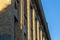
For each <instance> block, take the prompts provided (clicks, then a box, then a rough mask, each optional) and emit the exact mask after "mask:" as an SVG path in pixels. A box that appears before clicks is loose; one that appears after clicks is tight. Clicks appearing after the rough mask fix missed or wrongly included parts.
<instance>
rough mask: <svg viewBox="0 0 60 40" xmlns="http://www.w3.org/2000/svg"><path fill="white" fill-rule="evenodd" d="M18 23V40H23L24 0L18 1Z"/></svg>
mask: <svg viewBox="0 0 60 40" xmlns="http://www.w3.org/2000/svg"><path fill="white" fill-rule="evenodd" d="M19 16H20V17H19V22H20V36H19V37H20V38H19V40H24V36H23V35H24V34H23V27H24V0H19Z"/></svg>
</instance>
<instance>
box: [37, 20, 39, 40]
mask: <svg viewBox="0 0 60 40" xmlns="http://www.w3.org/2000/svg"><path fill="white" fill-rule="evenodd" d="M37 40H39V20H37Z"/></svg>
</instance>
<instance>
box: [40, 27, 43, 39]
mask: <svg viewBox="0 0 60 40" xmlns="http://www.w3.org/2000/svg"><path fill="white" fill-rule="evenodd" d="M40 40H43V39H42V29H41V27H40Z"/></svg>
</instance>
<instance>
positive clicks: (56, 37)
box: [42, 0, 60, 40]
mask: <svg viewBox="0 0 60 40" xmlns="http://www.w3.org/2000/svg"><path fill="white" fill-rule="evenodd" d="M42 5H43V9H44V13H45V17H46V20H47V22H48V27H49V31H50V35H51V39H52V40H60V0H42Z"/></svg>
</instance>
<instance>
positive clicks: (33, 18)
mask: <svg viewBox="0 0 60 40" xmlns="http://www.w3.org/2000/svg"><path fill="white" fill-rule="evenodd" d="M32 21H33V22H32V23H33V40H36V31H35V28H36V27H35V9H34V8H33V10H32Z"/></svg>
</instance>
